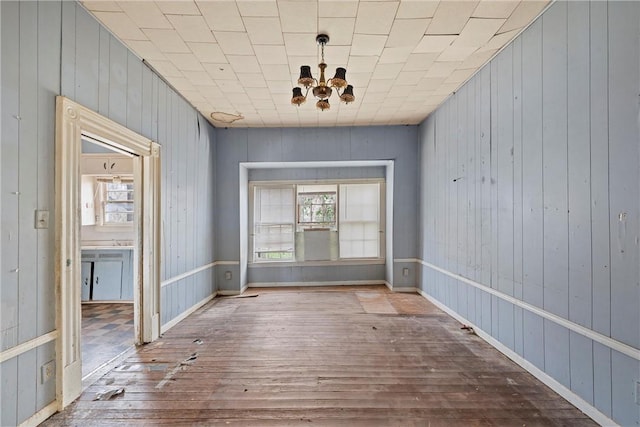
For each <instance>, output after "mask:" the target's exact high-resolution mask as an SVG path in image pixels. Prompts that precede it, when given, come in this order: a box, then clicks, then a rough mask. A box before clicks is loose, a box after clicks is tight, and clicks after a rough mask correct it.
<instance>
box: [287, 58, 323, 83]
mask: <svg viewBox="0 0 640 427" xmlns="http://www.w3.org/2000/svg"><path fill="white" fill-rule="evenodd" d="M302 65H308V66H310V67H311V74H313V75H314V76H316V74H318V72H319V71H320V70H319V69H318V58H317V57H315V56H290V57H289V73H290V74H291V75H293V76H294V78H295V79H296V80H298V76H299V75H300V66H302ZM316 77H317V76H316ZM290 78H291V77H290Z"/></svg>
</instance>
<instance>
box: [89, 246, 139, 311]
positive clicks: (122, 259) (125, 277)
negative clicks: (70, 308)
mask: <svg viewBox="0 0 640 427" xmlns="http://www.w3.org/2000/svg"><path fill="white" fill-rule="evenodd" d="M132 253H133V251H132V250H111V249H107V250H83V251H82V263H81V270H82V272H81V283H80V286H81V287H82V292H81V297H82V301H131V300H132V299H133V269H132Z"/></svg>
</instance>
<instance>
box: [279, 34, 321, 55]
mask: <svg viewBox="0 0 640 427" xmlns="http://www.w3.org/2000/svg"><path fill="white" fill-rule="evenodd" d="M284 45H285V48H286V49H287V55H288V56H304V55H309V54H312V53H316V52H318V51H319V49H318V45H317V43H316V34H311V33H285V34H284Z"/></svg>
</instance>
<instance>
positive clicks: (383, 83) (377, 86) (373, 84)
mask: <svg viewBox="0 0 640 427" xmlns="http://www.w3.org/2000/svg"><path fill="white" fill-rule="evenodd" d="M394 83H395V80H394V79H371V81H370V82H369V87H368V88H367V92H385V93H386V92H389V91H390V90H391V88H392V87H393V84H394Z"/></svg>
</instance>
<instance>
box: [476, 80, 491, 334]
mask: <svg viewBox="0 0 640 427" xmlns="http://www.w3.org/2000/svg"><path fill="white" fill-rule="evenodd" d="M479 75H480V82H479V83H480V89H481V94H480V97H481V101H480V105H481V111H480V117H481V119H480V120H481V121H480V129H481V135H482V140H481V152H480V156H481V157H480V158H481V163H482V179H481V181H482V204H481V206H482V213H481V215H482V217H481V227H482V232H481V233H482V238H481V240H482V275H481V278H482V281H481V282H480V283H482V284H484V285H488V286H491V263H492V261H491V259H492V253H491V242H492V238H491V132H492V128H491V67H484V68H483V69H482V70H481V71H480V72H479ZM491 326H492V325H491V295H489V294H487V293H486V292H482V323H481V327H482V329H483V330H485V331H486V332H487V333H489V334H491Z"/></svg>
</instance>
